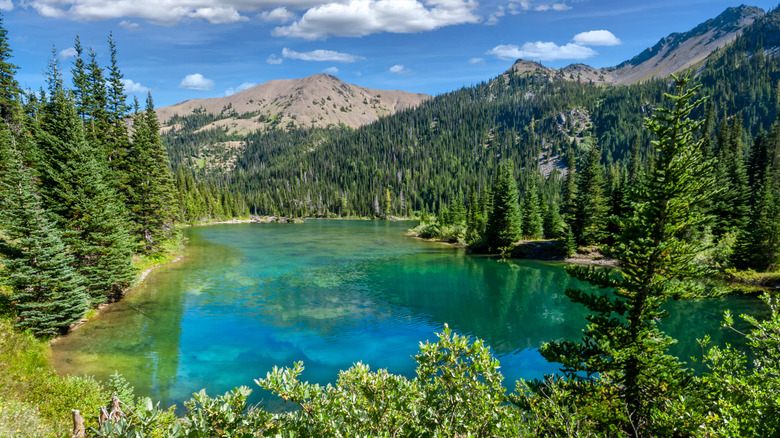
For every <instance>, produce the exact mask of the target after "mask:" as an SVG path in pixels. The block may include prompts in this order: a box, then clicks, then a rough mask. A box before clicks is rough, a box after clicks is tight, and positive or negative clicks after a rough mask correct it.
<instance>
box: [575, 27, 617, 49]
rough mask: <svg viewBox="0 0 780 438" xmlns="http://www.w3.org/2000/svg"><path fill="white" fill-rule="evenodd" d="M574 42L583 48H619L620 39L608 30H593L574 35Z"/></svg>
mask: <svg viewBox="0 0 780 438" xmlns="http://www.w3.org/2000/svg"><path fill="white" fill-rule="evenodd" d="M572 41H573V42H574V43H576V44H581V45H583V46H617V45H619V44H620V43H621V41H620V39H619V38H618V37H616V36H615V35H613V34H612V32H610V31H608V30H591V31H588V32H581V33H578V34H577V35H574V38H572Z"/></svg>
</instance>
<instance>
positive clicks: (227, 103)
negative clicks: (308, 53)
mask: <svg viewBox="0 0 780 438" xmlns="http://www.w3.org/2000/svg"><path fill="white" fill-rule="evenodd" d="M427 99H430V96H428V95H426V94H418V93H408V92H405V91H386V90H373V89H370V88H363V87H358V86H356V85H351V84H347V83H346V82H344V81H342V80H340V79H338V78H337V77H335V76H331V75H327V74H318V75H314V76H309V77H306V78H302V79H280V80H273V81H269V82H266V83H264V84H260V85H258V86H256V87H252V88H249V89H247V90H244V91H241V92H239V93H236V94H234V95H232V96H227V97H217V98H211V99H193V100H188V101H185V102H182V103H179V104H176V105H173V106H169V107H164V108H158V109H157V116H158V117H159V119H160V122H161V123H162V124H163V126H164V129H165V125H169V121H170V120H171V118H172V117H173V116H174V115H179V116H186V115H189V114H192V113H194V112H199V111H204V112H206V113H208V114H215V115H221V116H224V117H222V118H220V120H217V121H215V122H214V123H212V124H210V125H208V126H207V127H206V128H211V127H215V126H225V127H228V130H229V131H230V132H237V133H248V132H251V131H254V130H256V129H258V128H262V127H264V126H283V127H284V126H287V125H288V124H290V123H292V124H293V125H296V126H317V127H327V126H338V125H340V124H344V125H346V126H349V127H352V128H357V127H359V126H362V125H365V124H367V123H371V122H373V121H376V120H377V119H378V118H379V117H382V116H386V115H390V114H394V113H395V112H396V111H399V110H403V109H406V108H411V107H415V106H417V105H419V104H420V103H421V102H423V101H425V100H427ZM168 129H170V128H168Z"/></svg>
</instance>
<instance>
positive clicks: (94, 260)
mask: <svg viewBox="0 0 780 438" xmlns="http://www.w3.org/2000/svg"><path fill="white" fill-rule="evenodd" d="M34 132H35V138H36V140H37V143H38V147H39V148H41V150H42V151H43V152H44V153H43V154H42V155H44V156H46V157H47V163H46V165H45V167H43V171H42V172H41V174H42V177H43V180H44V181H45V182H46V184H45V193H44V194H45V197H44V201H45V202H44V205H45V206H46V208H48V209H49V210H50V211H51V212H52V213H53V214H54V217H55V218H56V219H57V224H58V227H59V228H60V230H62V233H63V235H62V238H63V241H64V243H65V244H66V245H67V246H68V247H69V250H70V252H71V253H72V254H73V256H74V259H75V264H74V267H75V268H76V269H77V270H78V271H79V273H80V274H81V275H82V276H83V278H84V280H85V285H86V287H87V290H88V292H89V294H90V295H91V297H92V299H93V301H95V302H102V301H105V300H107V299H108V300H112V299H114V298H116V297H117V296H119V295H120V294H121V292H122V291H123V290H124V289H125V288H126V287H127V286H128V285H129V284H130V283H131V281H132V279H133V277H134V274H135V273H134V270H133V266H132V246H131V241H130V236H129V234H128V231H127V225H126V224H127V222H126V211H125V209H124V205H123V204H122V203H121V200H120V198H119V197H118V196H117V193H116V192H115V191H114V190H113V189H112V188H111V187H110V186H109V185H108V184H107V182H106V177H107V175H108V174H109V172H108V168H107V164H106V162H105V159H104V156H103V155H102V154H101V153H100V149H99V148H98V147H96V146H95V145H93V144H91V143H89V142H88V141H87V140H86V138H85V135H84V130H83V125H82V123H81V120H80V119H79V117H78V114H77V112H76V109H75V107H74V105H73V103H72V102H71V101H70V100H69V99H68V98H67V97H66V96H65V93H64V91H62V90H60V91H59V92H57V94H56V95H55V96H54V100H53V101H52V102H51V103H50V106H49V108H48V109H47V111H46V112H44V114H43V116H42V121H41V125H40V126H38V127H37V128H36V129H35V131H34Z"/></svg>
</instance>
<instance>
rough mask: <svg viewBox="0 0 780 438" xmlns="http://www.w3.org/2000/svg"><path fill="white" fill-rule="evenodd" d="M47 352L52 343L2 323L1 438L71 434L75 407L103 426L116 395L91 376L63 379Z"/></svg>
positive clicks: (5, 320)
mask: <svg viewBox="0 0 780 438" xmlns="http://www.w3.org/2000/svg"><path fill="white" fill-rule="evenodd" d="M47 351H48V344H47V341H45V340H39V339H36V338H35V337H34V336H33V335H32V334H31V333H29V332H25V333H20V332H18V331H17V330H16V329H15V328H14V327H13V323H12V321H11V320H10V319H9V318H7V317H4V318H1V319H0V364H2V366H0V436H4V437H5V436H11V437H12V436H25V437H26V436H30V437H39V436H40V437H45V436H65V435H67V434H68V431H69V430H70V428H71V427H72V424H71V409H78V410H79V411H81V413H82V416H83V417H84V418H85V420H86V423H87V425H88V426H94V425H96V424H97V415H98V412H99V410H100V406H103V405H104V404H106V402H107V401H108V400H109V398H110V395H109V394H108V393H107V391H106V390H105V389H104V388H103V386H102V385H100V384H99V383H98V382H97V381H96V380H95V379H93V378H91V377H73V376H67V377H60V376H58V375H57V373H56V372H55V371H54V369H53V368H52V367H51V365H50V363H49V360H48V357H47Z"/></svg>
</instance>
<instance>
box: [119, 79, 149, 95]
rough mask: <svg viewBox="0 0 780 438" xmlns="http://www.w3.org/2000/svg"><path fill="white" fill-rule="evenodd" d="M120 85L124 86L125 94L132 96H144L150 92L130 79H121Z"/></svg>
mask: <svg viewBox="0 0 780 438" xmlns="http://www.w3.org/2000/svg"><path fill="white" fill-rule="evenodd" d="M122 84H123V85H124V86H125V93H127V94H133V93H139V94H146V93H148V92H149V91H151V90H150V89H149V88H148V87H144V86H143V85H141V84H139V83H138V82H135V81H133V80H132V79H122Z"/></svg>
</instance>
